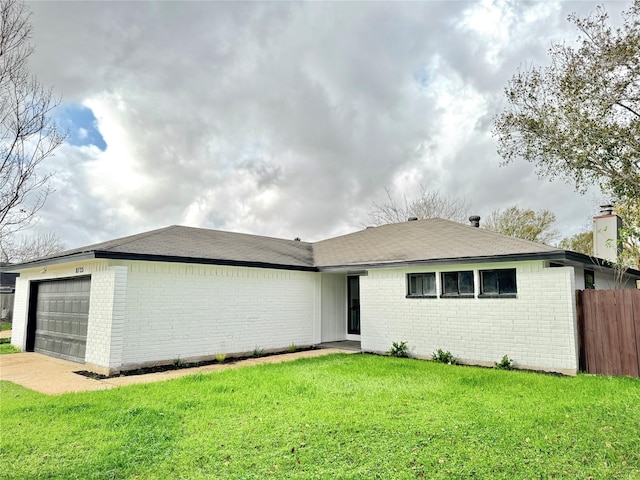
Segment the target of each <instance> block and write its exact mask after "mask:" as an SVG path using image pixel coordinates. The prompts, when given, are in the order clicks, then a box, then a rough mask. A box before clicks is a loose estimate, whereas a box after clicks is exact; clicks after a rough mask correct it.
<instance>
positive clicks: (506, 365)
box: [493, 355, 513, 370]
mask: <svg viewBox="0 0 640 480" xmlns="http://www.w3.org/2000/svg"><path fill="white" fill-rule="evenodd" d="M493 365H494V368H497V369H498V370H513V360H511V359H510V358H509V357H508V356H507V355H505V356H504V357H502V360H500V361H499V362H493Z"/></svg>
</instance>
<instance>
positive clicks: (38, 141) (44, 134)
mask: <svg viewBox="0 0 640 480" xmlns="http://www.w3.org/2000/svg"><path fill="white" fill-rule="evenodd" d="M29 18H30V12H29V9H28V7H27V6H26V5H25V4H24V2H23V1H21V0H0V22H1V23H0V234H2V235H3V236H5V237H6V236H7V235H8V234H9V233H11V232H16V231H18V230H22V229H24V228H27V227H28V226H30V225H32V223H33V221H34V220H35V219H36V214H37V212H38V210H40V208H42V206H43V205H44V202H45V201H46V198H47V195H48V194H49V192H50V187H49V179H50V176H51V174H50V173H41V172H40V166H41V163H42V162H43V161H44V160H46V159H47V158H48V157H50V156H52V155H53V153H54V151H55V150H56V149H57V148H58V147H59V146H60V145H61V144H62V143H63V142H64V139H65V135H64V134H62V133H61V132H60V131H59V130H58V129H57V127H56V124H55V122H53V120H52V119H51V117H50V114H51V112H52V110H53V109H54V108H55V107H56V106H57V105H58V104H59V100H58V99H57V98H54V97H53V94H52V91H51V89H47V88H44V87H43V86H42V85H41V84H40V83H39V82H38V80H37V79H36V78H35V77H33V76H31V75H30V73H29V71H28V70H27V59H28V58H29V56H30V55H31V54H32V53H33V47H32V46H31V45H30V44H29V38H30V36H31V23H30V21H29Z"/></svg>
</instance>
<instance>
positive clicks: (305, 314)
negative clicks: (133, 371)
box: [115, 262, 320, 368]
mask: <svg viewBox="0 0 640 480" xmlns="http://www.w3.org/2000/svg"><path fill="white" fill-rule="evenodd" d="M124 264H125V265H126V266H127V268H128V275H127V282H126V307H125V318H126V319H127V321H126V323H125V324H124V328H123V330H122V335H123V338H124V341H123V342H122V357H121V364H122V367H123V368H129V367H132V366H138V365H143V364H148V363H154V362H161V361H166V360H169V361H170V360H172V359H181V360H186V359H194V358H200V357H212V356H214V355H215V354H216V353H243V352H252V351H253V350H254V349H255V348H256V347H258V348H261V349H265V350H281V349H286V348H288V347H289V346H290V345H291V344H295V345H297V346H303V345H312V344H315V343H319V341H320V339H319V337H318V334H317V329H316V325H319V324H320V318H319V314H320V303H319V300H320V298H319V295H320V294H319V291H320V276H319V274H316V273H307V272H293V271H286V270H270V269H259V268H241V267H224V266H220V267H218V266H204V265H186V264H168V263H152V262H126V263H124ZM115 298H116V300H117V299H118V295H116V296H115Z"/></svg>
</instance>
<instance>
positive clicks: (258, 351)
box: [251, 345, 264, 358]
mask: <svg viewBox="0 0 640 480" xmlns="http://www.w3.org/2000/svg"><path fill="white" fill-rule="evenodd" d="M251 355H252V356H254V357H255V358H258V357H264V348H260V347H258V346H257V345H256V348H254V349H253V352H252V353H251Z"/></svg>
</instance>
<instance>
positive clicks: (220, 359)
mask: <svg viewBox="0 0 640 480" xmlns="http://www.w3.org/2000/svg"><path fill="white" fill-rule="evenodd" d="M226 358H227V354H226V353H216V361H217V362H218V363H224V361H225V359H226Z"/></svg>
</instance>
